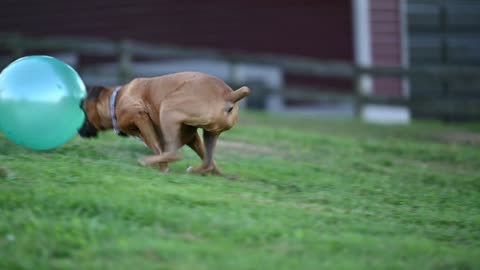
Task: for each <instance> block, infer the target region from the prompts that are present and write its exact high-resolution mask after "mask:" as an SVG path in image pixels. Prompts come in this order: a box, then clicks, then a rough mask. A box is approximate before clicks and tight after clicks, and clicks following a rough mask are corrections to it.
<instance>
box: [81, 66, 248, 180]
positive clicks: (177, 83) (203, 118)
mask: <svg viewBox="0 0 480 270" xmlns="http://www.w3.org/2000/svg"><path fill="white" fill-rule="evenodd" d="M249 93H250V90H249V89H248V88H247V87H245V86H244V87H242V88H240V89H238V90H236V91H233V90H232V89H231V88H230V87H229V86H228V85H226V84H225V83H224V82H223V81H222V80H220V79H218V78H215V77H212V76H209V75H207V74H203V73H198V72H181V73H175V74H171V75H165V76H161V77H155V78H149V79H144V78H139V79H135V80H133V81H131V82H130V83H128V84H127V85H124V86H122V87H117V88H111V87H94V88H92V89H90V90H89V91H88V95H87V98H86V99H85V100H84V101H83V102H82V105H81V107H82V108H83V110H84V112H85V115H86V117H85V118H86V119H85V123H84V125H83V126H82V127H81V128H80V129H79V131H78V133H79V134H80V136H82V137H87V138H89V137H96V136H97V132H98V131H103V130H109V129H112V128H113V129H115V131H116V132H117V133H118V134H119V135H123V136H134V137H138V138H140V139H141V140H143V142H144V143H145V144H146V145H147V146H148V147H149V148H150V149H152V151H153V152H154V153H155V155H153V156H147V157H145V158H143V159H141V160H140V161H139V162H140V164H142V165H143V166H147V165H153V164H160V168H161V170H162V171H164V172H167V171H168V162H173V161H177V160H179V159H180V155H179V154H178V149H179V148H180V147H182V146H183V145H185V144H186V145H188V146H190V147H191V148H192V149H193V150H194V151H195V152H196V153H197V154H198V156H200V158H201V159H202V161H203V164H202V165H201V166H200V167H197V168H189V169H188V171H189V172H193V173H199V174H207V173H212V174H221V173H222V172H221V171H220V169H219V168H218V167H217V165H216V164H215V161H214V160H213V154H214V150H215V145H216V142H217V139H218V137H219V135H220V133H221V132H223V131H226V130H229V129H231V128H232V127H233V126H234V125H235V123H236V122H237V119H238V104H237V102H238V101H239V100H241V99H242V98H244V97H246V96H248V94H249ZM198 128H202V129H203V143H202V141H201V139H200V136H199V134H198V132H197V129H198Z"/></svg>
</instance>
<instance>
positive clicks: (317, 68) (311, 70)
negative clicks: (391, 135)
mask: <svg viewBox="0 0 480 270" xmlns="http://www.w3.org/2000/svg"><path fill="white" fill-rule="evenodd" d="M0 50H3V51H9V52H10V53H11V54H10V58H8V57H3V58H2V59H0V65H2V66H6V65H7V64H8V63H9V62H10V61H12V60H13V59H15V58H18V57H21V56H23V55H25V52H28V51H48V52H50V51H52V52H53V51H71V52H75V53H78V54H85V55H90V56H100V57H105V56H107V57H114V58H115V59H117V64H118V72H116V73H115V76H118V81H127V80H128V79H130V78H131V77H133V75H134V72H133V71H132V69H133V68H132V67H133V61H132V59H133V58H134V57H138V58H142V59H148V60H162V59H206V60H219V61H226V62H228V63H230V64H231V65H235V64H236V63H242V64H245V63H246V64H249V63H251V64H256V65H268V66H274V67H277V68H280V69H281V70H282V71H283V72H284V73H288V74H295V75H303V76H316V77H324V78H338V79H349V80H353V81H357V82H358V81H359V78H360V77H362V76H364V75H367V76H370V77H374V78H379V77H392V78H402V79H411V80H415V79H422V80H423V79H428V80H452V79H454V80H463V81H465V82H469V81H475V80H478V79H479V78H480V67H478V66H452V65H448V66H446V65H445V66H444V65H435V66H433V65H432V66H413V67H409V68H403V67H383V66H374V67H361V66H357V65H354V64H352V63H348V62H339V61H321V60H318V59H312V58H308V57H298V56H285V55H270V54H258V53H245V52H238V51H236V52H235V51H227V50H220V49H205V48H202V49H199V48H184V47H180V46H168V45H153V44H148V43H143V42H137V41H130V40H122V41H112V40H105V39H87V38H70V37H26V36H22V35H19V34H0ZM98 76H102V75H101V74H99V75H98ZM230 82H231V83H233V84H240V83H241V82H237V81H235V78H231V80H230ZM355 87H356V88H357V89H355V91H354V94H353V95H351V96H352V97H353V98H355V100H356V105H357V106H361V105H362V104H364V103H368V102H376V103H383V104H394V105H395V104H396V105H399V104H400V105H405V106H421V105H419V101H418V100H417V101H413V100H409V99H407V98H398V97H397V98H388V97H374V96H365V94H363V93H362V92H363V91H361V90H362V89H359V88H360V84H359V83H357V84H355ZM294 88H295V89H297V91H294V90H293V89H294ZM270 90H272V89H270ZM304 90H305V89H302V87H288V86H284V87H282V89H275V91H273V92H275V94H282V95H284V96H286V97H298V98H300V97H303V98H307V99H313V100H315V99H317V97H318V99H325V93H323V94H319V93H318V92H321V91H318V89H317V91H316V92H315V91H309V90H307V91H304ZM266 91H269V89H267V90H266ZM330 92H331V91H330ZM340 96H341V95H340ZM344 97H345V95H344ZM448 97H450V98H451V97H452V95H451V93H449V95H448ZM332 98H333V99H342V98H341V97H338V96H335V95H332ZM327 99H328V98H327ZM347 99H348V98H347ZM448 106H449V108H451V105H448ZM437 107H438V105H436V106H435V108H437ZM478 107H479V109H478V110H475V111H476V112H477V111H478V115H479V116H480V106H478ZM470 111H472V110H471V109H470ZM449 112H451V109H449Z"/></svg>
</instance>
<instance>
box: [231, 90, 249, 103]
mask: <svg viewBox="0 0 480 270" xmlns="http://www.w3.org/2000/svg"><path fill="white" fill-rule="evenodd" d="M248 95H250V89H249V88H248V87H246V86H244V87H241V88H239V89H238V90H236V91H233V92H230V93H228V94H227V95H226V97H225V99H226V100H227V101H230V102H232V103H235V102H237V101H239V100H241V99H242V98H244V97H246V96H248Z"/></svg>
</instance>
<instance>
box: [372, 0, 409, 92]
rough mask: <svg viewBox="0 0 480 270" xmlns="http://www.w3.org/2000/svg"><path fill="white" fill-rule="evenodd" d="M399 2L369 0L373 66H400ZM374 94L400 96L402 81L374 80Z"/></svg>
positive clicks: (398, 0)
mask: <svg viewBox="0 0 480 270" xmlns="http://www.w3.org/2000/svg"><path fill="white" fill-rule="evenodd" d="M400 1H401V0H371V2H370V3H371V4H370V7H371V11H370V12H371V13H370V14H371V24H370V25H371V31H372V62H373V65H374V66H402V63H403V48H402V14H401V5H400ZM373 87H374V89H373V91H374V94H379V95H390V96H401V95H402V92H403V91H402V87H403V86H402V81H401V80H400V79H395V78H378V79H375V80H374V85H373Z"/></svg>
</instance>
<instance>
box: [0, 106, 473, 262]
mask: <svg viewBox="0 0 480 270" xmlns="http://www.w3.org/2000/svg"><path fill="white" fill-rule="evenodd" d="M182 153H183V155H184V157H185V158H184V159H183V160H182V161H181V162H178V163H174V164H172V165H171V168H172V172H171V173H170V174H166V175H165V174H161V173H159V172H158V171H157V170H156V169H155V168H142V167H140V166H139V165H137V163H136V160H137V158H139V157H141V156H143V155H146V154H150V151H149V150H148V149H146V147H144V146H143V144H141V143H140V142H138V141H136V140H134V139H124V138H120V137H117V136H115V135H114V134H113V133H112V132H109V133H106V134H103V135H102V136H101V138H100V139H98V140H82V139H80V138H75V139H74V140H72V141H71V142H69V143H68V144H66V145H64V146H62V147H60V148H58V149H56V150H53V151H48V152H34V151H30V150H26V149H23V148H20V147H18V146H15V145H13V144H12V143H10V142H8V141H7V140H6V139H5V138H4V137H2V136H1V135H0V269H188V270H190V269H315V270H317V269H440V270H442V269H480V128H479V126H478V125H470V126H445V125H442V124H439V123H414V124H412V125H410V126H399V127H379V126H370V125H366V124H361V123H358V122H355V121H347V120H345V121H340V120H336V121H333V120H318V119H301V118H280V117H273V116H268V115H265V114H259V113H248V114H246V113H243V114H242V115H241V121H240V123H239V124H238V125H237V126H236V127H235V128H234V129H233V130H231V131H229V132H227V133H225V134H223V135H222V137H221V143H220V145H219V147H218V149H217V156H216V157H217V163H218V164H219V166H220V168H222V169H223V170H224V171H225V172H226V174H227V177H211V176H208V177H202V176H194V175H189V174H187V173H185V169H186V168H187V167H188V166H190V165H198V164H199V160H198V158H197V157H196V156H195V155H194V153H193V152H192V151H191V150H190V149H187V148H185V149H184V150H183V151H182Z"/></svg>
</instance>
